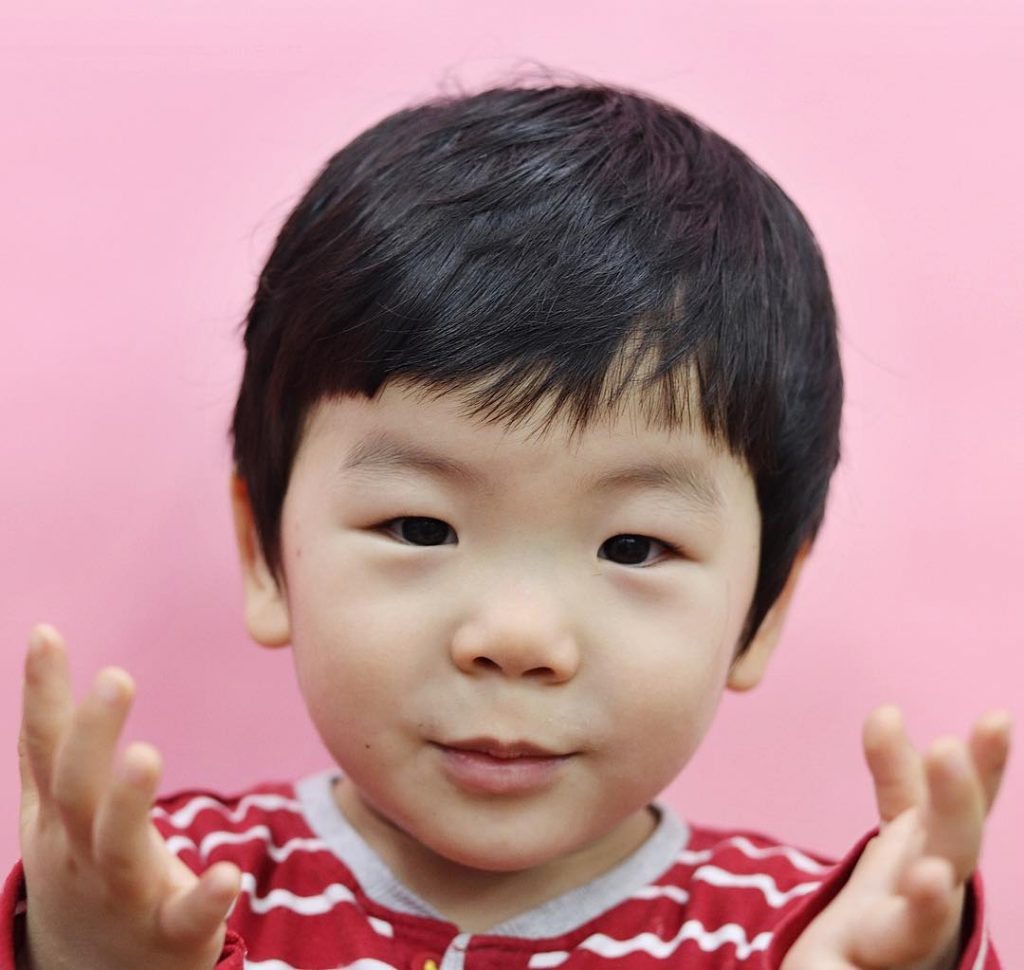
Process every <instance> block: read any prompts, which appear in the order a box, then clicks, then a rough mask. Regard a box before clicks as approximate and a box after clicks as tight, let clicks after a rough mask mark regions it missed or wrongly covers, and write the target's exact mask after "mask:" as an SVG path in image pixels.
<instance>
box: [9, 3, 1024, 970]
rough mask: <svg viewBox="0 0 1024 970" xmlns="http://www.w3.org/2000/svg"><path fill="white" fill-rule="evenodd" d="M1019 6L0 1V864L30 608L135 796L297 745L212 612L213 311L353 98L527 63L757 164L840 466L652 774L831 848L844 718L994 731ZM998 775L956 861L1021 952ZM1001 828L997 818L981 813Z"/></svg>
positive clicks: (1010, 617)
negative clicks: (786, 608) (810, 266)
mask: <svg viewBox="0 0 1024 970" xmlns="http://www.w3.org/2000/svg"><path fill="white" fill-rule="evenodd" d="M1022 52H1024V8H1022V7H1021V6H1020V5H1019V3H1017V2H1012V0H1006V2H1001V3H1000V2H995V0H989V2H985V0H981V2H978V0H975V2H967V0H962V2H950V0H921V2H917V0H915V2H908V0H903V2H900V3H898V4H892V3H889V2H881V0H878V2H861V3H850V2H848V0H846V2H842V3H840V2H828V3H825V2H822V0H805V2H788V3H783V2H779V0H775V2H773V3H771V4H764V3H759V2H753V0H751V2H746V3H741V2H735V0H732V2H723V0H715V2H682V0H671V2H669V0H665V2H642V0H641V2H638V0H632V2H630V3H629V4H626V3H605V2H593V0H591V2H590V3H582V2H568V0H563V2H556V3H552V2H550V0H544V2H535V0H521V2H519V3H517V4H514V5H511V4H509V5H498V4H483V3H478V2H472V0H447V2H433V3H428V4H424V3H418V2H417V3H414V2H408V3H398V2H381V3H373V4H370V3H360V4H356V3H338V2H336V0H331V2H327V0H324V2H320V3H312V2H295V0H291V2H286V0H276V2H271V0H262V2H252V0H247V2H240V0H235V2H222V3H219V4H215V5H208V4H204V3H198V2H183V0H173V2H171V0H161V2H154V0H148V2H147V3H145V4H131V3H128V2H124V3H112V2H102V3H97V2H92V3H89V4H81V3H72V2H39V0H31V2H30V0H7V2H6V3H5V4H4V5H3V12H2V13H0V90H2V91H3V92H4V94H3V97H2V100H0V130H2V132H3V150H2V152H0V168H2V187H0V191H2V193H3V206H2V209H3V218H2V220H0V260H2V267H3V269H2V273H3V277H4V283H3V286H2V287H0V319H2V321H3V322H2V324H0V326H2V336H3V339H2V342H0V347H2V353H0V462H2V466H0V467H2V470H3V474H2V478H0V550H2V557H0V590H2V593H0V596H2V609H0V643H3V648H2V650H0V737H3V738H5V739H6V741H5V742H4V750H5V751H6V754H5V755H4V756H3V758H0V862H2V863H3V865H2V866H0V868H6V863H5V862H3V861H4V860H8V861H13V860H14V858H15V855H16V852H17V838H16V829H17V824H16V819H17V800H18V786H17V770H16V761H15V753H14V749H15V743H14V741H15V737H16V734H17V721H18V710H19V681H20V667H21V660H22V653H23V645H24V643H25V640H26V636H27V633H28V630H29V628H30V627H31V625H32V624H33V623H34V622H36V621H38V620H44V619H45V620H48V621H50V622H52V623H54V624H56V625H57V626H58V627H59V628H60V629H61V630H62V631H63V632H64V633H65V635H66V637H67V639H68V642H69V645H70V648H71V650H72V651H73V667H74V674H75V677H76V686H77V687H78V688H79V689H81V688H83V687H84V686H85V684H86V683H87V682H88V679H89V678H90V677H91V676H92V674H93V672H94V671H96V670H97V669H98V668H99V667H101V666H103V665H106V664H112V663H116V664H122V665H124V666H125V667H127V668H128V669H129V670H130V671H131V672H132V673H133V675H134V676H135V678H136V680H137V682H138V694H139V699H138V709H137V711H136V712H135V713H134V714H133V716H132V720H131V723H130V730H129V733H130V735H131V736H132V737H136V738H143V739H146V740H149V741H152V742H154V743H155V744H156V745H157V746H158V747H159V748H160V749H161V750H162V752H163V754H164V756H165V759H166V762H167V771H166V779H165V788H174V787H177V786H181V785H184V784H191V785H196V784H210V785H216V786H218V787H221V788H223V789H232V788H234V787H236V786H241V785H244V784H246V783H247V782H250V781H254V780H257V779H262V778H278V777H282V778H283V777H293V776H295V775H297V774H301V773H303V772H306V771H309V770H312V769H315V768H319V767H321V766H323V765H324V764H325V756H324V754H323V753H322V752H321V750H320V748H319V745H318V742H317V741H316V739H315V738H314V736H313V733H312V730H311V729H310V728H309V727H308V726H307V724H306V721H305V717H304V712H303V709H302V707H301V705H300V702H299V699H298V696H297V693H296V690H295V688H294V686H293V684H292V679H291V668H290V661H289V657H288V655H287V653H286V652H277V653H271V652H265V651H260V650H259V649H257V648H256V647H255V646H253V645H251V644H250V642H249V641H248V639H247V636H246V633H245V630H244V628H243V624H242V617H241V609H240V604H241V584H240V579H239V573H238V568H237V565H236V560H235V553H234V547H233V539H232V534H231V528H230V520H229V514H228V503H227V485H226V476H227V474H228V448H227V444H226V426H227V422H228V416H229V410H230V407H231V405H232V402H233V397H234V393H235V390H236V382H237V379H238V375H239V371H240V363H241V354H240V344H239V341H238V340H237V339H236V337H235V335H234V327H235V325H236V322H237V321H238V320H239V319H241V317H242V316H243V314H244V312H245V309H246V305H247V301H248V299H249V295H250V290H251V287H252V285H253V282H254V277H255V274H256V273H257V271H258V269H259V267H260V265H261V261H262V258H263V257H264V256H265V254H266V252H267V248H268V246H269V244H270V241H271V239H272V236H273V234H274V233H275V231H276V229H277V227H278V226H279V224H280V222H281V220H282V219H283V217H284V216H285V214H286V212H287V211H288V209H289V207H290V206H291V205H292V204H293V203H294V201H295V200H296V199H297V196H298V193H299V191H300V189H301V188H302V186H303V185H304V183H305V181H306V180H307V179H308V178H309V177H310V176H311V175H312V174H313V172H314V171H315V170H316V169H317V168H318V167H319V166H320V164H321V163H322V162H323V160H324V159H325V158H326V157H327V155H328V154H329V153H330V152H332V151H333V150H334V149H336V148H337V147H339V146H340V145H341V144H342V143H343V142H345V141H346V140H348V139H349V138H350V137H351V136H353V135H355V134H356V133H357V132H359V131H360V130H362V129H363V128H364V127H366V126H367V125H369V124H370V123H372V122H374V121H376V120H377V119H379V118H380V117H382V116H383V115H384V114H386V113H388V112H390V111H392V110H395V109H397V108H399V107H400V106H403V105H405V104H406V103H407V102H410V101H412V100H416V99H419V98H422V97H425V96H428V95H430V94H432V93H434V92H435V90H436V89H437V86H438V84H440V83H441V82H442V81H443V80H444V79H445V78H450V79H456V80H460V81H462V82H464V83H466V84H469V85H475V84H477V83H478V82H481V81H485V80H494V79H499V78H500V77H501V75H502V74H503V72H505V71H507V70H508V69H510V68H512V67H514V66H515V65H516V64H517V63H518V62H520V61H522V60H536V61H540V62H543V63H545V64H548V65H550V66H552V67H555V68H568V69H574V70H578V71H581V72H586V73H588V74H591V75H593V76H596V77H598V78H600V79H602V80H608V81H612V82H621V83H624V84H628V85H633V86H637V87H640V88H643V89H645V90H648V91H650V92H652V93H655V94H658V95H661V96H663V97H665V98H668V99H670V100H673V101H675V102H676V103H678V104H679V105H681V106H682V107H684V108H687V109H689V110H691V111H693V112H694V113H695V114H697V115H698V117H700V118H702V119H704V120H706V121H707V122H709V123H710V124H712V125H713V126H715V127H717V128H718V129H719V130H720V131H722V132H723V133H724V134H725V135H727V136H728V137H731V138H732V139H734V140H735V141H736V142H737V143H738V144H739V145H740V146H742V147H743V148H745V149H746V150H748V151H749V152H750V153H751V154H752V155H753V157H754V158H755V159H756V160H757V161H759V162H760V163H761V164H763V165H764V166H765V168H767V169H768V171H770V172H771V173H773V174H775V175H776V176H777V177H778V179H779V180H780V182H781V183H782V185H783V186H784V187H785V188H786V189H787V190H788V191H789V192H791V194H792V195H793V196H794V197H795V198H796V200H797V202H798V203H799V204H800V205H801V206H802V207H803V209H804V210H805V212H806V213H807V214H808V217H809V219H810V221H811V223H812V225H813V226H814V227H815V229H816V231H817V232H818V234H819V235H820V237H821V240H822V242H823V245H824V248H825V251H826V255H827V257H828V259H829V261H830V266H831V270H832V274H833V278H834V284H835V291H836V297H837V301H838V306H839V309H840V313H841V317H842V321H843V337H842V351H843V355H844V360H845V365H846V373H847V377H848V384H849V394H848V404H847V410H846V416H845V460H844V463H843V465H842V468H841V470H840V472H839V474H838V479H837V481H836V483H835V489H834V494H833V500H832V505H831V510H830V515H829V519H828V522H827V526H826V529H825V531H824V534H823V536H822V538H821V541H820V543H819V547H818V549H817V550H816V553H815V555H814V556H813V558H812V561H811V565H810V567H809V569H808V571H807V572H806V574H805V575H806V578H805V580H804V583H803V587H802V589H801V590H800V593H799V595H798V597H797V601H796V604H795V607H794V612H793V615H792V620H791V623H790V625H789V628H788V632H787V636H786V638H785V641H784V644H783V646H782V648H781V650H780V653H779V654H778V657H777V660H776V661H775V665H774V668H773V669H772V670H771V671H770V675H769V677H768V680H767V682H766V683H765V684H764V685H763V686H762V687H761V688H760V689H759V690H758V691H756V692H755V693H754V694H752V695H749V696H743V697H740V696H735V697H730V698H728V699H727V702H726V704H725V706H724V708H723V710H722V712H721V716H720V719H719V721H718V722H717V724H716V726H715V728H714V730H713V732H712V734H711V737H710V738H709V740H708V741H707V743H706V746H705V748H704V749H703V750H702V751H701V752H700V754H699V755H698V756H697V758H696V760H695V762H694V763H693V764H692V766H691V767H690V768H689V769H688V770H687V771H686V773H685V775H684V777H683V779H682V780H680V781H679V782H677V783H676V785H675V786H673V788H672V789H671V791H670V794H669V797H670V798H671V800H672V801H673V802H674V803H675V804H676V805H678V806H679V807H680V808H681V810H682V811H683V812H684V813H686V814H687V815H689V816H690V817H692V818H694V819H696V820H701V821H704V822H717V823H722V824H729V823H738V824H741V825H745V826H748V827H753V828H759V829H761V830H764V831H768V832H772V833H774V834H777V835H779V836H782V837H785V838H788V839H790V840H792V841H794V842H796V843H797V844H801V845H804V846H807V847H810V848H817V849H819V850H822V851H827V852H830V853H840V852H842V851H843V850H844V848H845V847H846V846H848V845H849V844H851V843H852V842H853V841H854V840H855V839H856V838H857V837H858V836H859V835H860V834H861V832H862V831H864V830H865V829H866V828H868V827H869V826H871V825H872V824H873V822H874V818H873V802H872V795H871V788H870V785H869V780H868V775H867V773H866V770H865V768H864V767H863V765H862V760H861V755H860V747H859V731H860V724H861V720H862V718H863V716H864V715H865V714H866V713H867V711H868V710H869V709H870V708H871V707H872V706H873V705H875V704H876V703H879V702H881V701H884V700H888V699H895V700H897V701H899V702H900V703H902V704H903V705H904V706H905V708H906V710H907V712H908V716H909V719H910V722H911V725H912V728H913V733H914V735H915V738H916V739H917V740H918V742H919V743H922V744H923V743H926V742H927V741H928V740H930V739H931V738H932V737H934V736H935V735H937V734H941V733H948V732H955V733H960V734H963V733H965V732H966V730H967V728H968V725H969V723H970V721H971V719H972V717H973V716H975V715H977V714H980V713H981V712H982V711H984V710H986V709H988V708H989V707H992V706H1003V707H1007V708H1009V709H1010V711H1011V712H1012V713H1013V714H1014V715H1015V716H1016V717H1017V718H1018V719H1020V716H1021V714H1022V711H1024V704H1022V693H1024V691H1022V682H1024V681H1022V674H1024V659H1022V652H1021V643H1022V638H1021V620H1022V611H1021V607H1020V604H1021V596H1020V585H1021V578H1022V567H1021V563H1022V555H1024V515H1022V511H1021V510H1022V499H1021V496H1022V493H1024V443H1022V437H1024V436H1022V421H1021V418H1022V411H1024V409H1022V406H1021V370H1022V367H1021V365H1022V362H1024V337H1022V319H1024V314H1022V311H1024V294H1022V276H1021V266H1022V264H1024V218H1022V217H1024V208H1022V198H1024V193H1022V191H1021V172H1022V171H1024V140H1022V138H1021V135H1020V132H1019V125H1020V118H1021V101H1020V92H1021V91H1022V90H1024V53H1022ZM1022 817H1024V766H1022V763H1021V759H1020V757H1019V755H1018V757H1017V758H1016V760H1014V761H1011V766H1010V769H1009V773H1008V775H1007V778H1006V782H1005V785H1004V791H1003V793H1002V796H1001V798H1000V801H999V803H998V804H997V806H996V810H995V812H994V815H993V817H992V819H991V822H990V824H989V828H988V833H987V840H986V844H985V849H984V858H983V871H984V873H985V875H986V877H987V883H988V886H989V889H990V892H991V898H992V922H993V925H994V927H995V932H996V936H997V941H998V943H999V946H1000V949H1001V951H1002V954H1003V957H1004V960H1005V962H1006V965H1007V966H1024V930H1022V929H1021V922H1020V917H1021V915H1022V913H1021V909H1020V906H1019V903H1017V902H1016V900H1018V899H1019V870H1020V867H1021V863H1022V862H1024V836H1022V834H1021V829H1020V825H1019V820H1020V819H1021V818H1022ZM1014 818H1016V819H1018V824H1016V825H1015V824H1014V823H1013V819H1014Z"/></svg>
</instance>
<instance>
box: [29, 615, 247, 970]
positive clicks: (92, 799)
mask: <svg viewBox="0 0 1024 970" xmlns="http://www.w3.org/2000/svg"><path fill="white" fill-rule="evenodd" d="M133 691H134V688H133V685H132V681H131V678H130V677H129V676H128V675H127V674H126V673H125V672H124V671H122V670H118V669H115V668H110V669H108V670H104V671H102V672H101V673H100V674H99V676H98V677H97V678H96V680H95V682H94V684H93V686H92V689H91V690H90V691H89V693H88V695H87V696H86V697H85V699H84V700H83V701H82V703H81V704H80V705H79V706H78V707H77V708H76V707H75V706H74V704H73V701H72V698H71V687H70V681H69V676H68V662H67V654H66V652H65V649H64V644H63V641H62V639H61V637H60V634H59V633H57V631H56V630H54V629H53V627H50V626H48V625H45V624H40V625H39V626H37V627H35V629H34V630H33V632H32V641H31V645H30V647H29V650H28V654H27V657H26V662H25V685H24V697H23V712H22V728H21V736H20V738H19V743H18V753H19V764H20V769H21V788H22V795H21V826H20V829H21V851H22V857H23V862H24V868H25V882H26V887H27V892H28V910H27V914H26V917H27V921H28V924H27V925H28V934H27V944H26V951H25V953H24V954H22V955H21V957H20V962H19V966H22V965H23V966H24V967H26V968H28V970H57V968H66V967H72V966H73V967H76V968H82V970H120V968H125V970H129V968H130V970H138V968H140V967H146V968H147V970H210V968H212V967H214V966H215V965H216V963H217V958H218V956H219V954H220V952H221V947H222V945H223V940H224V933H225V924H224V918H225V916H226V914H227V912H228V910H229V908H230V906H231V903H232V901H233V900H234V898H235V896H236V895H237V894H238V889H239V881H240V875H239V872H238V870H237V868H236V867H234V866H233V865H231V864H230V863H218V864H217V865H214V866H212V867H211V868H210V869H208V870H207V871H206V872H204V873H203V875H202V876H201V877H198V878H197V877H196V876H195V875H194V874H193V873H192V872H191V871H190V870H189V869H188V868H187V867H186V866H185V865H184V863H182V862H181V861H180V860H179V859H177V858H176V857H175V856H173V855H171V854H170V853H169V852H168V851H167V849H166V847H165V845H164V842H163V840H162V839H161V837H160V835H159V833H158V832H157V831H156V829H155V828H154V826H153V824H152V823H151V821H150V817H149V812H150V808H151V806H152V804H153V798H154V794H155V792H156V786H157V783H158V780H159V776H160V758H159V755H158V754H157V752H156V750H155V749H154V748H152V747H150V746H149V745H144V744H133V745H130V746H129V747H128V748H127V749H126V750H125V752H124V754H123V757H122V758H121V759H120V763H119V764H118V765H117V766H116V767H115V764H114V755H115V748H116V745H117V740H118V736H119V734H120V733H121V729H122V727H123V725H124V721H125V718H126V716H127V714H128V709H129V707H130V705H131V699H132V694H133Z"/></svg>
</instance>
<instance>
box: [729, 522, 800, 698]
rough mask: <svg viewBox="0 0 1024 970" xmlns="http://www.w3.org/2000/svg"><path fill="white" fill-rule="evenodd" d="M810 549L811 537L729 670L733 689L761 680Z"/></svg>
mask: <svg viewBox="0 0 1024 970" xmlns="http://www.w3.org/2000/svg"><path fill="white" fill-rule="evenodd" d="M810 551H811V543H810V540H808V541H807V542H805V543H804V544H803V545H802V546H801V547H800V551H799V552H797V554H796V557H795V558H794V559H793V565H792V567H791V568H790V570H789V576H788V577H787V578H786V585H785V586H783V587H782V592H781V593H779V596H778V599H776V600H775V602H774V603H773V604H772V606H771V609H769V610H768V612H767V613H766V614H765V617H764V619H763V620H762V621H761V625H760V626H759V627H758V628H757V633H755V634H754V639H753V640H751V641H750V644H749V645H748V647H747V649H746V650H745V651H744V652H743V654H742V655H741V656H739V657H737V658H736V660H734V661H733V665H732V668H731V669H730V670H729V679H728V680H727V681H726V686H727V687H728V688H729V689H730V690H736V691H743V690H750V689H751V688H753V687H756V686H757V685H758V684H759V683H761V678H762V677H763V676H764V672H765V669H766V668H767V666H768V661H769V660H770V659H771V656H772V653H773V652H774V650H775V645H776V644H777V643H778V642H779V637H780V636H781V635H782V625H783V621H784V620H785V619H786V613H787V612H788V611H789V603H790V600H792V598H793V592H794V590H795V589H796V583H797V580H798V579H799V578H800V572H801V570H802V569H803V568H804V562H805V561H806V559H807V555H808V553H810Z"/></svg>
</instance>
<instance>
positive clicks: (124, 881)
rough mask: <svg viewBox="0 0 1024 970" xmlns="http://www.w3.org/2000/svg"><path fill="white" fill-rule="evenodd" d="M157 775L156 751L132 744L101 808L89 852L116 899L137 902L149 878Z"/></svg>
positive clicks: (159, 767) (150, 877)
mask: <svg viewBox="0 0 1024 970" xmlns="http://www.w3.org/2000/svg"><path fill="white" fill-rule="evenodd" d="M160 770H161V764H160V754H159V752H158V751H157V750H156V748H154V747H152V746H151V745H148V744H140V743H136V744H133V745H131V746H130V747H129V748H127V749H126V751H125V753H124V756H123V757H122V759H121V764H120V766H119V767H118V770H117V772H116V773H115V775H114V780H113V782H112V783H111V786H110V790H109V792H108V793H107V796H106V797H105V798H104V799H103V800H102V802H101V803H100V807H99V811H98V813H97V816H96V824H95V828H94V843H93V852H94V857H95V859H96V861H97V863H98V864H99V866H100V870H101V872H102V873H103V875H104V878H105V879H106V880H107V884H108V885H109V886H110V887H111V889H112V890H113V891H114V892H115V893H116V894H118V895H122V896H124V895H129V896H134V897H138V896H139V895H140V894H142V893H143V891H144V889H145V887H146V886H147V885H148V884H149V883H150V882H151V881H152V879H153V873H154V869H155V866H154V864H153V859H152V854H151V849H152V844H153V842H152V833H151V831H150V821H149V812H150V808H151V807H152V804H153V799H154V797H155V795H156V790H157V785H158V784H159V781H160Z"/></svg>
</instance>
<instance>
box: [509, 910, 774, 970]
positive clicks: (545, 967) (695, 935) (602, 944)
mask: <svg viewBox="0 0 1024 970" xmlns="http://www.w3.org/2000/svg"><path fill="white" fill-rule="evenodd" d="M771 939H772V934H771V933H769V932H767V931H766V932H764V933H758V934H757V936H755V937H754V939H752V940H748V939H747V934H746V931H745V930H744V929H743V927H742V926H739V925H738V924H737V923H724V924H723V925H722V926H720V927H719V928H718V929H717V930H706V929H705V928H704V924H703V923H701V922H700V921H699V920H695V919H691V920H687V921H686V922H685V923H684V924H683V925H682V927H681V928H680V930H679V932H678V933H677V934H676V935H675V936H674V937H673V938H672V939H671V940H663V939H662V938H661V937H660V936H655V935H654V934H653V933H640V934H638V935H637V936H634V937H632V938H631V939H628V940H614V939H612V938H611V937H610V936H606V935H605V934H604V933H595V934H594V935H593V936H588V937H587V938H586V939H585V940H584V941H583V942H582V943H580V945H579V947H578V948H577V949H581V950H590V952H591V953H596V954H597V955H598V956H602V957H607V958H609V959H615V958H616V957H623V956H626V955H627V954H629V953H636V952H637V951H641V952H643V953H646V954H648V955H649V956H652V957H654V958H655V959H658V960H664V959H665V958H666V957H670V956H672V954H673V953H675V952H676V950H678V949H679V947H680V946H681V945H682V944H683V943H685V942H686V941H687V940H692V941H693V942H694V943H696V944H697V946H699V947H700V948H701V949H702V950H703V951H704V952H705V953H709V952H711V951H712V950H717V949H719V947H721V946H724V945H725V944H726V943H732V944H733V945H734V946H735V947H736V959H737V960H746V959H747V957H749V956H750V955H751V954H752V953H758V952H760V951H762V950H767V949H768V944H769V943H770V942H771ZM569 956H570V954H569V953H568V952H566V951H558V952H550V953H537V954H535V955H534V956H533V957H531V958H530V963H529V966H530V967H531V968H532V970H550V968H552V967H557V966H560V965H561V964H563V963H564V962H565V961H566V960H568V959H569Z"/></svg>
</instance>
